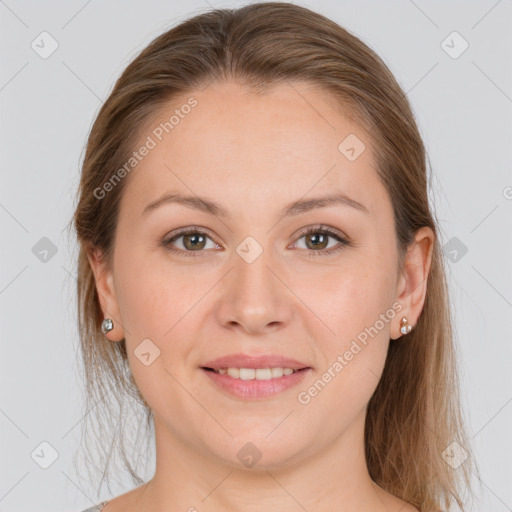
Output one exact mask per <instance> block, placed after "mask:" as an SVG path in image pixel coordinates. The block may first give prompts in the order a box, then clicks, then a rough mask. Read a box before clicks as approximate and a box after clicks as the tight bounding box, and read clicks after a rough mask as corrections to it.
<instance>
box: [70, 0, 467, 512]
mask: <svg viewBox="0 0 512 512" xmlns="http://www.w3.org/2000/svg"><path fill="white" fill-rule="evenodd" d="M425 159H426V156H425V149H424V145H423V142H422V140H421V137H420V134H419V132H418V128H417V125H416V122H415V119H414V115H413V113H412V112H411V108H410V106H409V104H408V102H407V99H406V97H405V95H404V92H403V91H402V90H401V88H400V87H399V85H398V84H397V82H396V80H395V79H394V77H393V76H392V74H391V73H390V71H389V70H388V68H387V67H386V66H385V64H384V63H383V62H382V60H381V59H380V58H379V57H378V56H377V55H376V54H375V53H374V52H373V51H372V50H371V49H370V48H368V47H367V46H366V45H365V44H364V43H362V42H361V41H360V40H359V39H357V38H356V37H355V36H353V35H351V34H350V33H349V32H347V31H346V30H344V29H343V28H341V27H340V26H339V25H337V24H335V23H334V22H333V21H330V20H329V19H327V18H325V17H324V16H321V15H319V14H317V13H314V12H312V11H310V10H308V9H306V8H304V7H299V6H296V5H293V4H288V3H279V2H270V3H256V4H252V5H249V6H246V7H243V8H240V9H235V10H228V9H218V10H212V11H210V12H207V13H205V14H201V15H197V16H195V17H193V18H191V19H189V20H187V21H185V22H183V23H181V24H180V25H178V26H177V27H175V28H173V29H171V30H169V31H168V32H166V33H164V34H163V35H161V36H159V37H158V38H156V39H155V40H154V41H153V42H152V43H151V44H150V45H149V46H148V47H147V48H146V49H144V50H143V51H142V52H141V53H140V55H139V56H138V57H137V58H136V59H135V60H134V61H133V62H132V63H131V64H130V65H129V66H128V67H127V68H126V70H125V71H124V73H123V74H122V76H121V77H120V78H119V80H118V81H117V83H116V85H115V88H114V90H113V91H112V93H111V95H110V96H109V98H108V99H107V101H106V102H105V104H104V105H103V107H102V109H101V111H100V112H99V114H98V117H97V119H96V121H95V123H94V126H93V128H92V131H91V134H90V136H89V140H88V144H87V151H86V155H85V159H84V163H83V169H82V177H81V183H80V189H79V201H78V206H77V209H76V213H75V216H74V221H75V226H76V231H77V236H78V240H79V243H80V255H79V262H78V266H79V269H78V275H79V285H78V306H79V315H80V316H79V319H80V335H81V342H82V351H83V352H82V353H83V357H84V363H85V370H86V377H87V382H88V389H89V393H90V397H89V398H90V401H91V402H90V403H91V404H92V403H93V402H94V403H96V400H97V399H99V398H104V397H105V395H106V394H108V393H107V392H110V391H111V389H113V390H114V391H115V396H116V397H117V398H118V399H119V402H120V413H119V422H121V421H122V420H123V414H124V413H123V403H124V402H123V401H124V400H126V399H127V398H129V397H133V396H134V397H136V399H137V400H138V402H139V403H140V404H141V406H142V407H143V408H144V411H145V412H146V419H147V424H148V425H150V426H151V427H152V428H154V435H155V443H156V468H155V473H154V476H153V478H151V479H150V480H149V481H147V482H145V483H143V482H142V480H141V479H140V477H138V475H137V474H136V473H135V471H134V470H133V468H132V466H131V464H130V463H129V462H128V461H127V458H126V455H125V451H124V450H125V448H124V445H123V443H122V442H121V448H120V450H121V454H122V455H123V458H124V460H125V461H126V464H127V467H128V469H129V471H130V472H131V474H132V475H133V476H134V481H135V482H136V483H137V484H142V485H139V486H138V487H136V488H134V489H133V490H131V491H130V492H127V493H125V494H123V495H121V496H118V497H116V498H114V499H112V500H110V501H107V502H102V503H100V504H99V505H97V506H96V507H93V508H92V509H90V510H103V511H104V512H117V511H121V510H122V511H125V512H131V511H135V510H137V511H154V512H155V511H164V510H166V511H169V510H188V511H195V510H198V511H215V512H218V511H230V510H243V511H244V512H245V511H247V512H250V511H253V510H261V509H262V508H263V507H265V508H271V507H272V508H273V509H274V510H280V511H296V510H300V509H303V510H308V511H315V512H322V511H327V510H343V511H344V512H355V511H361V510H371V511H373V512H379V511H388V512H398V511H402V512H406V511H418V510H419V511H421V512H431V511H438V510H448V508H449V506H450V503H451V502H453V501H455V502H456V503H457V504H458V506H459V507H461V508H462V507H463V506H464V504H463V502H462V498H461V491H462V490H464V489H465V488H469V486H470V474H471V467H472V466H471V465H472V464H473V462H472V458H471V456H470V455H471V450H470V447H469V445H468V440H467V437H466V433H465V429H464V425H463V422H462V415H461V412H460V405H459V398H458V389H457V385H458V384H457V371H456V360H455V357H454V346H453V339H452V330H451V320H450V310H449V300H448V296H447V288H446V284H445V274H444V269H443V260H442V253H441V251H440V247H439V241H438V236H437V232H438V231H437V230H438V228H437V223H436V221H435V219H434V215H433V213H432V211H431V208H430V206H429V201H428V191H427V177H426V164H425ZM116 418H117V417H116ZM120 424H122V423H120ZM122 434H123V431H122V427H121V435H122ZM138 437H140V435H139V436H138ZM106 450H109V448H108V447H107V448H106ZM110 450H112V448H110Z"/></svg>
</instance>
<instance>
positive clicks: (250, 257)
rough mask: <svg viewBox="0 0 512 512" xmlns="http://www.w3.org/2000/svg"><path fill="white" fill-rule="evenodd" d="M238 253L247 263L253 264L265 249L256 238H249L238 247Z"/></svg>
mask: <svg viewBox="0 0 512 512" xmlns="http://www.w3.org/2000/svg"><path fill="white" fill-rule="evenodd" d="M236 252H237V254H238V255H239V256H240V257H241V258H242V259H243V260H244V261H245V262H246V263H252V262H253V261H254V260H256V258H258V257H259V256H260V255H261V254H262V253H263V247H262V246H261V245H260V244H259V243H258V242H257V241H256V239H255V238H253V237H252V236H248V237H247V238H245V239H244V240H243V241H242V242H241V243H240V244H239V245H238V247H237V248H236Z"/></svg>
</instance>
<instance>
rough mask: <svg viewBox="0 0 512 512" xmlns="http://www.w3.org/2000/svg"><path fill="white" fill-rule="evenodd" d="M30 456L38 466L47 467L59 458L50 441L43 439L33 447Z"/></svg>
mask: <svg viewBox="0 0 512 512" xmlns="http://www.w3.org/2000/svg"><path fill="white" fill-rule="evenodd" d="M30 456H31V457H32V460H33V461H34V462H35V463H36V464H37V465H38V466H40V467H41V468H43V469H48V468H49V467H50V466H51V465H52V464H53V463H54V462H55V461H56V460H57V459H58V458H59V453H58V452H57V450H56V449H55V448H54V447H53V446H52V445H51V444H50V443H48V442H47V441H43V442H42V443H40V444H39V445H38V446H37V447H36V448H34V450H33V451H32V453H31V454H30Z"/></svg>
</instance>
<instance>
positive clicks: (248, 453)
mask: <svg viewBox="0 0 512 512" xmlns="http://www.w3.org/2000/svg"><path fill="white" fill-rule="evenodd" d="M236 455H237V457H238V458H239V459H240V462H241V463H242V464H243V465H244V466H246V467H248V468H252V467H253V466H254V465H255V464H256V462H258V461H259V460H260V459H261V457H262V454H261V452H260V451H259V450H258V448H257V447H256V446H255V445H254V444H252V443H246V444H244V445H243V446H242V448H240V450H238V452H237V454H236Z"/></svg>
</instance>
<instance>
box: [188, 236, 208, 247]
mask: <svg viewBox="0 0 512 512" xmlns="http://www.w3.org/2000/svg"><path fill="white" fill-rule="evenodd" d="M191 238H194V239H198V238H199V239H202V242H203V245H204V236H202V235H199V234H193V235H185V238H184V240H185V247H187V249H194V248H197V247H200V248H203V246H201V245H200V244H201V242H199V245H198V244H197V241H195V242H192V244H190V243H188V242H190V239H191Z"/></svg>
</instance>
